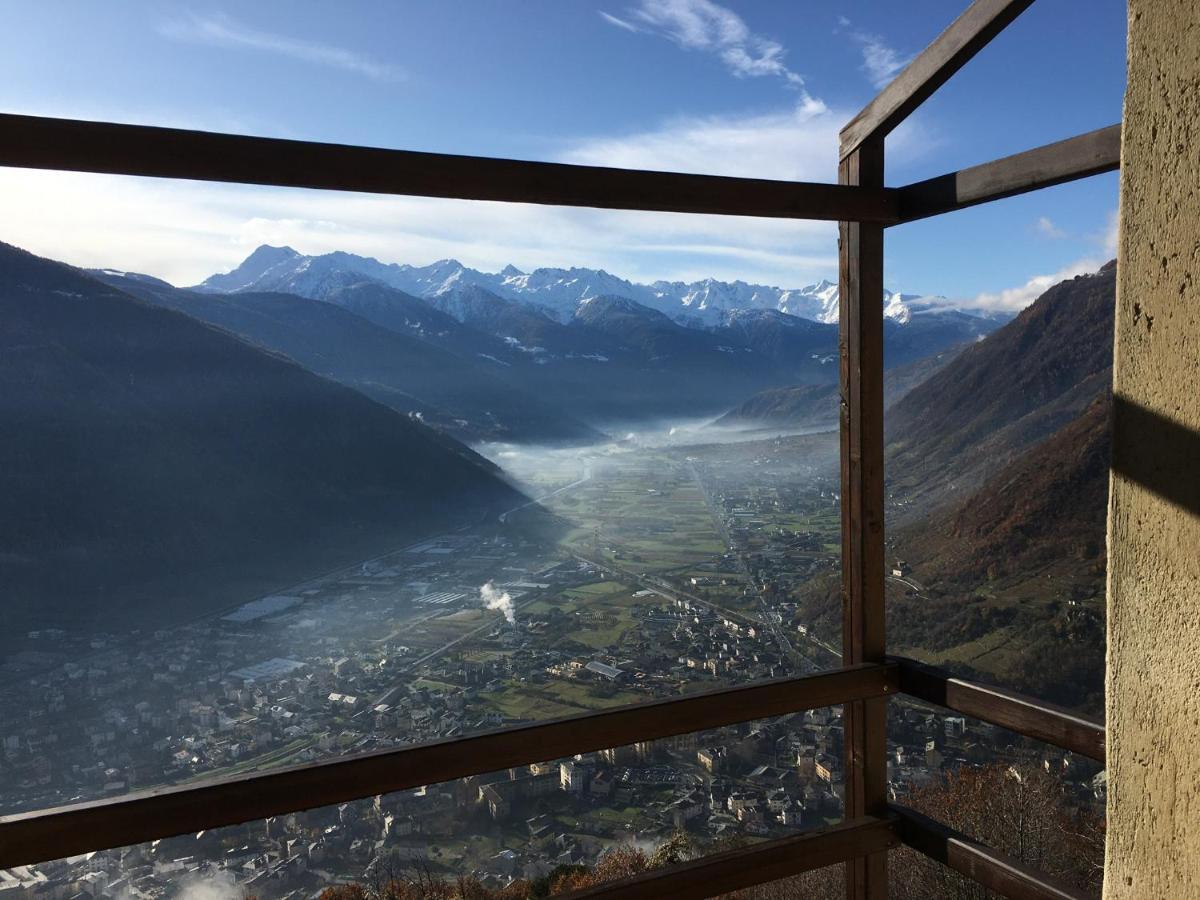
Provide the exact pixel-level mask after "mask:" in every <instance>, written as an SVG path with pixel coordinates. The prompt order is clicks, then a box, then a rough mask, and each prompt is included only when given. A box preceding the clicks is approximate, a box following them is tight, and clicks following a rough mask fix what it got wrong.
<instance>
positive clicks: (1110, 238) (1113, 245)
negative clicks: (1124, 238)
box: [1101, 209, 1121, 259]
mask: <svg viewBox="0 0 1200 900" xmlns="http://www.w3.org/2000/svg"><path fill="white" fill-rule="evenodd" d="M1120 236H1121V217H1120V215H1118V212H1117V210H1115V209H1114V210H1112V212H1110V213H1109V214H1108V224H1107V226H1106V227H1105V229H1104V235H1103V237H1102V238H1101V241H1102V242H1103V244H1104V255H1105V256H1107V257H1108V258H1109V259H1112V258H1113V257H1114V256H1116V255H1117V241H1118V239H1119V238H1120Z"/></svg>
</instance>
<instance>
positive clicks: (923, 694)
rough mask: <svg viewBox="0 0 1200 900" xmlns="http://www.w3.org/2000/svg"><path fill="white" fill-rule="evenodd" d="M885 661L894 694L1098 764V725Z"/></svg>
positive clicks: (908, 663) (1101, 739) (1101, 752)
mask: <svg viewBox="0 0 1200 900" xmlns="http://www.w3.org/2000/svg"><path fill="white" fill-rule="evenodd" d="M891 661H892V662H896V663H898V664H899V666H900V690H901V691H903V692H904V693H906V694H909V695H911V696H913V697H918V698H920V699H921V700H924V701H926V702H928V703H934V704H937V705H938V706H944V707H946V708H947V709H952V710H954V711H955V712H960V713H962V714H963V715H965V716H971V717H973V718H976V719H982V720H983V721H985V722H991V723H992V724H993V725H999V726H1000V727H1002V728H1007V729H1009V730H1010V731H1015V732H1017V733H1018V734H1023V735H1025V736H1026V737H1029V738H1033V739H1034V740H1038V741H1045V742H1046V743H1048V744H1053V745H1054V746H1056V747H1062V748H1063V749H1064V750H1070V751H1071V752H1072V753H1078V754H1080V755H1081V756H1086V757H1088V758H1089V759H1094V760H1097V761H1098V762H1101V763H1103V762H1104V758H1105V729H1104V723H1103V722H1098V721H1096V720H1095V719H1091V718H1088V717H1087V716H1081V715H1079V714H1077V713H1073V712H1071V711H1070V710H1068V709H1063V708H1062V707H1061V706H1055V705H1054V704H1052V703H1044V702H1042V701H1041V700H1035V699H1033V698H1031V697H1025V696H1023V695H1021V694H1017V693H1015V692H1013V691H1007V690H1004V689H1003V688H998V687H991V686H990V685H986V684H978V683H976V682H973V681H965V680H963V679H961V678H954V677H952V676H951V675H949V674H948V673H946V672H943V671H941V670H939V669H934V668H932V667H930V666H925V665H922V664H920V663H918V662H914V661H913V660H911V659H903V658H899V657H893V658H891Z"/></svg>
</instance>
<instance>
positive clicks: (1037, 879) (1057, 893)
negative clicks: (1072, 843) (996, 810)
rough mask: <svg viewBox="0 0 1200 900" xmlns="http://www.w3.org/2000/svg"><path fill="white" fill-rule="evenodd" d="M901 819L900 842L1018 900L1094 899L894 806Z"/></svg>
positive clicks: (950, 830) (955, 832)
mask: <svg viewBox="0 0 1200 900" xmlns="http://www.w3.org/2000/svg"><path fill="white" fill-rule="evenodd" d="M891 809H892V811H893V813H894V814H895V815H896V816H897V817H898V819H899V825H898V830H899V833H900V839H901V840H902V841H904V843H905V844H907V845H908V846H909V847H912V848H913V849H914V850H918V851H920V852H921V853H924V854H925V855H926V856H928V857H930V858H931V859H934V860H937V861H938V862H939V863H941V864H942V865H944V866H948V867H949V868H951V869H953V870H954V871H956V872H959V873H961V874H963V875H965V876H966V877H967V878H970V879H971V880H972V881H974V882H976V883H978V884H981V885H983V886H984V887H986V888H989V889H990V890H993V891H995V892H996V893H998V894H1000V895H1001V896H1003V897H1011V898H1016V900H1092V895H1091V894H1088V893H1087V892H1086V891H1082V890H1080V889H1079V888H1076V887H1074V886H1072V885H1069V884H1065V883H1063V882H1062V881H1060V880H1059V879H1057V878H1052V877H1050V876H1049V875H1046V874H1044V873H1042V872H1039V871H1038V870H1036V869H1033V868H1031V867H1030V866H1027V865H1025V864H1024V863H1021V862H1019V861H1017V860H1015V859H1013V858H1012V857H1010V856H1007V855H1005V854H1003V853H1000V852H998V851H996V850H993V849H992V848H990V847H988V846H986V845H985V844H981V843H979V841H976V840H974V839H972V838H970V837H968V836H967V835H965V834H963V833H962V832H960V831H955V830H954V829H953V828H950V827H949V826H947V825H943V824H941V823H940V822H935V821H934V820H933V819H930V818H929V817H927V816H924V815H922V814H921V813H919V812H917V811H916V810H913V809H909V808H907V807H904V806H892V807H891Z"/></svg>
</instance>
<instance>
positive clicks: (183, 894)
mask: <svg viewBox="0 0 1200 900" xmlns="http://www.w3.org/2000/svg"><path fill="white" fill-rule="evenodd" d="M178 891H179V893H178V894H177V895H176V896H178V897H179V898H180V900H239V898H241V897H244V896H245V893H246V892H245V891H243V890H242V888H241V887H239V886H238V883H237V879H236V878H234V877H233V873H232V872H230V871H228V870H226V869H220V870H218V871H216V872H212V873H210V874H206V875H193V876H191V877H189V878H186V879H185V880H184V881H183V882H182V883H181V884H180V885H179V886H178Z"/></svg>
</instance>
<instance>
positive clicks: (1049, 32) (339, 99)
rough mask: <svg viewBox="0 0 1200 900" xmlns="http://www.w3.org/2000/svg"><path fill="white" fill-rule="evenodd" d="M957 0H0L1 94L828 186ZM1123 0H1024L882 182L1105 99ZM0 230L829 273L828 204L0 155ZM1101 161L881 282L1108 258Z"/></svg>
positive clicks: (112, 112)
mask: <svg viewBox="0 0 1200 900" xmlns="http://www.w3.org/2000/svg"><path fill="white" fill-rule="evenodd" d="M966 5H967V4H966V0H908V2H903V3H898V2H895V0H794V2H788V3H778V2H771V0H763V2H738V3H734V2H727V3H724V4H721V3H717V2H715V0H599V2H596V0H457V2H443V0H427V2H426V0H421V2H417V0H396V2H387V3H366V2H359V3H350V2H347V3H342V4H330V3H318V2H302V0H296V2H277V0H260V2H257V3H254V4H230V3H225V4H221V3H211V4H210V3H195V4H186V5H185V4H182V3H162V2H145V0H143V2H137V0H131V2H125V3H120V4H110V3H106V4H100V3H86V4H85V3H76V2H66V0H41V2H39V3H36V4H34V3H21V2H19V0H4V18H5V26H6V27H5V28H4V29H3V31H2V32H0V84H3V85H4V86H5V89H4V91H3V92H2V93H0V111H3V112H15V113H24V114H33V115H49V116H64V117H72V118H82V119H91V120H99V121H114V122H133V123H139V124H159V125H169V126H174V127H184V128H197V129H202V130H208V131H224V132H236V133H242V134H256V135H266V136H272V137H286V138H298V139H305V140H318V141H331V142H336V143H353V144H363V145H371V146H380V147H392V148H398V149H409V150H428V151H436V152H444V153H465V154H474V155H483V156H498V157H510V158H518V159H534V160H552V161H563V162H579V163H587V164H592V165H606V166H620V167H634V168H651V169H661V170H676V171H688V172H704V173H712V174H722V175H745V176H754V177H764V178H781V179H800V180H806V181H835V180H836V167H837V160H836V156H837V133H838V131H839V130H840V128H841V127H842V126H843V125H844V124H845V122H847V121H848V120H849V119H850V118H851V117H852V116H853V115H854V114H855V113H857V111H858V110H859V109H861V108H862V107H863V106H864V105H865V104H866V103H867V102H869V101H870V99H871V98H872V97H873V96H874V94H875V93H876V92H877V91H878V90H879V89H880V88H881V87H882V86H884V85H885V84H886V83H887V82H888V81H889V80H890V79H891V78H892V77H893V76H894V75H895V74H896V73H897V72H898V71H899V70H900V69H901V68H903V66H904V64H905V63H906V62H907V61H908V60H909V59H910V58H911V57H912V56H913V55H914V54H915V53H917V52H918V51H919V50H921V49H922V48H923V47H924V46H925V45H926V44H928V43H929V41H930V40H932V39H933V38H934V37H935V36H936V35H937V34H938V33H939V32H940V31H941V30H942V29H943V28H944V27H945V26H946V25H947V24H948V23H949V22H950V21H952V20H953V19H954V17H955V16H957V15H958V14H959V13H960V12H961V11H962V9H963V8H965V6H966ZM1124 63H1125V4H1124V3H1123V2H1121V0H1039V2H1037V3H1035V4H1034V5H1033V7H1032V8H1031V9H1030V10H1029V11H1027V12H1026V13H1024V14H1023V15H1022V16H1021V17H1020V18H1019V19H1018V20H1017V21H1016V23H1014V24H1013V25H1012V26H1011V27H1010V28H1009V29H1008V30H1007V31H1006V32H1005V33H1004V34H1002V35H1001V36H1000V37H999V38H998V39H996V40H995V41H994V42H993V43H992V45H991V46H989V47H988V48H986V49H985V50H984V51H983V52H982V53H981V54H980V55H979V56H978V57H976V59H975V60H973V61H972V62H971V63H970V64H969V65H968V66H967V67H966V68H965V69H964V70H963V71H962V72H960V73H959V74H958V75H956V76H955V77H954V79H952V80H951V82H950V83H949V84H947V85H946V86H945V87H943V88H942V89H941V90H940V91H939V92H938V93H937V94H935V96H934V97H933V98H932V99H931V100H930V101H928V102H927V103H926V104H925V105H924V106H923V107H922V108H921V109H920V110H919V111H918V112H917V113H916V114H915V115H914V116H913V117H912V118H911V119H910V120H909V121H908V122H906V123H905V124H904V125H903V126H901V128H900V129H898V130H897V131H896V132H895V133H893V135H892V136H891V137H889V139H888V144H887V159H888V172H887V182H888V184H889V185H901V184H906V183H909V182H912V181H917V180H921V179H924V178H928V177H931V176H934V175H938V174H942V173H943V172H947V171H952V170H954V169H958V168H962V167H964V166H968V165H973V164H976V163H980V162H985V161H987V160H989V159H993V158H997V157H1000V156H1004V155H1007V154H1010V153H1015V152H1019V151H1021V150H1025V149H1028V148H1030V147H1034V146H1037V145H1040V144H1044V143H1047V142H1050V141H1054V140H1059V139H1062V138H1066V137H1070V136H1072V135H1074V134H1078V133H1081V132H1084V131H1089V130H1091V129H1094V128H1099V127H1103V126H1105V125H1110V124H1113V123H1114V122H1117V121H1119V120H1120V118H1121V101H1122V94H1123V91H1124ZM0 198H2V199H0V240H2V241H5V242H7V243H11V244H16V245H18V246H22V247H25V248H26V249H29V250H31V251H33V252H36V253H39V254H41V255H45V256H50V257H53V258H56V259H61V260H64V261H66V262H70V263H73V264H76V265H86V266H106V267H112V268H118V269H124V270H130V271H140V272H148V273H150V274H154V275H158V276H160V277H163V278H166V279H167V280H169V281H171V282H173V283H175V284H180V285H187V284H193V283H196V282H198V281H200V280H202V279H203V278H205V277H206V276H207V275H209V274H212V273H213V272H216V271H227V270H229V269H231V268H233V267H234V266H235V265H236V264H237V263H238V262H239V261H240V260H241V259H242V258H244V257H245V256H246V255H248V254H249V252H250V251H251V250H253V249H254V247H256V246H258V245H259V244H261V243H272V244H283V243H286V244H289V245H291V246H293V247H295V248H296V249H297V250H300V251H301V252H304V253H321V252H328V251H331V250H338V249H340V250H348V251H351V252H357V253H363V254H366V255H371V256H375V257H378V258H379V259H382V260H384V261H386V262H408V263H413V264H417V265H423V264H426V263H429V262H432V261H434V260H437V259H442V258H448V257H453V258H455V259H459V260H461V261H462V262H464V263H466V264H467V265H471V266H475V267H477V268H481V269H485V270H497V269H499V268H501V267H503V266H504V265H505V264H508V263H512V264H515V265H516V266H518V267H519V268H522V269H526V270H528V269H531V268H535V267H537V266H564V267H565V266H572V265H577V266H588V267H594V268H604V269H606V270H608V271H610V272H613V273H615V274H617V275H620V276H623V277H626V278H630V279H633V280H635V281H652V280H655V279H658V278H666V279H671V280H676V279H681V280H694V279H699V278H705V277H710V276H711V277H715V278H720V279H725V280H733V279H742V280H745V281H749V282H757V283H765V284H771V285H778V286H782V287H800V286H802V285H805V284H809V283H812V282H815V281H818V280H820V279H822V278H828V279H831V280H835V279H836V277H837V247H836V231H835V227H834V226H833V225H832V224H831V223H812V222H793V221H779V220H767V219H751V218H743V217H718V216H693V215H680V214H670V213H639V212H625V211H602V210H585V209H566V208H559V207H543V206H534V205H523V204H503V203H481V202H467V201H450V200H437V199H426V198H402V197H381V196H376V195H361V194H345V193H336V192H324V191H305V190H296V189H283V188H262V187H250V186H240V185H216V184H204V183H196V182H184V181H169V180H161V179H143V178H128V177H117V176H112V177H110V176H98V175H84V174H75V173H48V172H34V171H28V170H16V169H0ZM1116 206H1117V177H1116V175H1115V174H1109V175H1104V176H1098V177H1095V178H1091V179H1086V180H1084V181H1081V182H1076V183H1074V184H1071V185H1064V186H1060V187H1058V188H1053V189H1049V190H1045V191H1040V192H1036V193H1034V194H1030V195H1026V196H1024V197H1019V198H1012V199H1009V200H1005V201H1000V202H998V203H993V204H989V205H987V206H984V207H980V208H976V209H973V210H966V211H961V212H957V213H953V214H950V215H947V216H941V217H938V218H936V219H931V220H927V221H924V222H919V223H912V224H909V225H905V226H900V227H895V228H891V229H889V230H888V231H887V233H886V235H887V236H886V250H885V252H886V272H887V275H886V283H887V286H888V287H889V288H891V289H893V290H903V291H906V292H913V293H927V294H941V295H945V296H947V297H951V298H954V299H959V300H970V301H971V302H974V303H977V304H979V305H984V306H988V307H992V308H1006V309H1016V308H1020V307H1021V306H1023V305H1025V304H1026V303H1028V302H1029V301H1030V300H1032V299H1033V297H1035V296H1036V294H1037V293H1039V292H1040V290H1042V289H1044V288H1045V287H1046V286H1048V285H1049V284H1051V283H1053V282H1054V281H1055V280H1058V279H1060V278H1063V277H1069V276H1070V275H1072V274H1076V273H1078V272H1081V271H1088V270H1092V269H1095V268H1097V267H1098V266H1099V265H1100V264H1102V263H1103V262H1105V261H1106V260H1107V259H1109V258H1111V257H1112V256H1113V255H1114V254H1115V250H1114V246H1115V221H1116V220H1115V214H1116Z"/></svg>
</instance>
